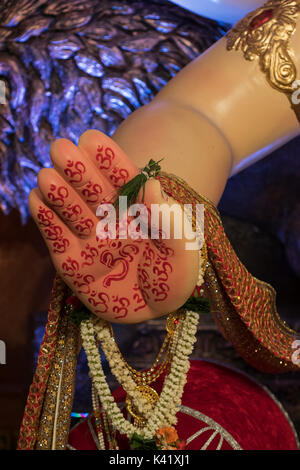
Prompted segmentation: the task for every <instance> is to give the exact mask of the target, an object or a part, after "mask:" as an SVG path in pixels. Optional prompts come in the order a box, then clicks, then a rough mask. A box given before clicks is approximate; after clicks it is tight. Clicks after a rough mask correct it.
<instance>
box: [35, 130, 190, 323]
mask: <svg viewBox="0 0 300 470" xmlns="http://www.w3.org/2000/svg"><path fill="white" fill-rule="evenodd" d="M50 154H51V159H52V162H53V165H54V168H47V169H42V170H41V171H40V173H39V175H38V188H35V189H34V190H33V191H31V193H30V195H29V207H30V211H31V214H32V216H33V218H34V220H35V222H36V223H37V225H38V228H39V230H40V231H41V234H42V235H43V237H44V240H45V242H46V244H47V246H48V249H49V252H50V255H51V258H52V260H53V263H54V265H55V268H56V270H57V272H58V273H59V275H60V276H61V277H62V278H63V280H64V281H65V282H66V284H68V286H69V287H70V288H71V289H72V290H73V292H74V294H75V295H77V296H78V297H79V299H80V300H81V301H82V303H84V304H85V306H86V307H87V308H88V309H89V310H91V311H92V312H93V313H95V314H96V315H98V316H100V317H102V318H105V319H107V320H109V321H113V322H120V323H136V322H141V321H145V320H148V319H150V318H154V317H159V316H162V315H165V314H166V313H168V312H169V311H172V310H175V309H176V308H178V307H180V306H181V305H182V304H183V303H184V302H185V300H186V299H187V298H188V297H189V296H190V294H191V293H192V290H193V288H194V286H195V284H196V282H197V271H198V252H197V251H188V250H186V249H185V242H186V240H185V238H182V239H180V240H179V239H178V240H177V239H176V240H175V239H166V240H162V239H159V240H151V239H150V238H148V239H142V238H139V239H131V238H126V239H121V238H119V232H118V230H117V232H116V237H115V238H114V239H112V238H108V239H102V238H99V236H97V234H96V228H97V224H98V222H99V219H98V218H97V217H96V210H97V207H98V206H99V205H100V204H103V203H104V202H110V201H113V200H114V199H115V198H116V194H117V190H118V188H120V187H121V186H123V185H124V184H125V183H126V182H127V181H129V180H130V179H132V178H133V177H134V176H135V175H136V174H138V169H137V168H136V167H135V165H134V164H133V163H132V162H131V161H130V159H129V158H128V157H127V155H126V154H125V153H124V152H123V151H122V150H121V149H120V148H119V147H118V145H117V144H116V143H115V142H114V141H113V140H112V139H110V138H109V137H108V136H106V135H105V134H103V133H101V132H100V131H96V130H89V131H87V132H85V133H84V134H83V135H82V136H81V138H80V140H79V145H78V147H77V146H75V145H74V144H73V143H71V142H70V141H68V140H66V139H59V140H57V141H55V142H54V143H53V145H52V146H51V149H50ZM173 202H175V201H174V200H172V199H171V198H169V200H168V201H166V200H165V198H164V195H163V192H162V191H161V187H160V183H159V182H158V181H157V180H149V181H148V182H147V183H146V186H145V205H146V206H147V207H148V208H149V207H150V204H151V203H157V204H162V203H165V204H168V205H170V204H172V203H173ZM172 229H173V227H171V233H172Z"/></svg>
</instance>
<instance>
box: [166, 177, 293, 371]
mask: <svg viewBox="0 0 300 470" xmlns="http://www.w3.org/2000/svg"><path fill="white" fill-rule="evenodd" d="M158 179H159V181H160V182H161V184H162V187H163V189H164V191H165V192H166V193H167V194H169V195H170V196H172V197H173V198H174V199H175V200H177V201H178V202H180V203H181V204H185V203H186V204H190V203H193V204H197V203H198V204H204V207H205V217H204V220H205V223H204V239H205V243H206V246H207V255H208V261H207V263H206V271H205V276H204V280H205V285H204V293H205V295H206V296H207V297H208V298H209V300H210V303H211V313H212V315H213V317H214V320H215V322H216V324H217V325H218V327H219V329H220V331H221V333H222V334H223V335H224V337H225V338H226V339H227V340H228V341H230V342H231V343H232V345H233V346H234V347H235V349H236V350H237V351H238V353H239V354H240V355H241V356H242V357H243V358H244V359H245V361H247V362H248V363H249V364H251V365H252V366H253V367H255V368H256V369H258V370H261V371H263V372H270V373H278V372H285V371H291V370H298V371H299V370H300V365H297V364H296V363H295V362H293V354H294V349H293V342H294V341H295V340H297V339H300V334H299V333H297V332H296V331H293V330H292V329H290V328H288V326H287V325H286V324H285V322H283V321H282V320H281V319H280V317H279V315H278V313H277V310H276V292H275V290H274V289H273V287H272V286H271V285H269V284H267V283H265V282H263V281H260V280H259V279H256V278H255V277H254V276H252V275H251V274H250V273H249V272H248V271H247V269H246V268H245V266H244V265H243V264H242V262H241V261H240V260H239V258H238V257H237V255H236V253H235V251H234V249H233V247H232V246H231V244H230V242H229V240H228V238H227V236H226V234H225V232H224V228H223V225H222V221H221V219H220V215H219V212H218V210H217V208H216V207H215V206H214V205H213V203H212V202H210V201H209V200H208V199H207V198H205V197H203V196H200V195H199V194H197V193H196V192H195V191H194V190H193V189H192V188H190V187H189V186H188V185H187V184H186V183H185V182H184V181H183V180H182V179H181V178H178V177H176V176H174V175H167V174H166V173H161V174H160V176H159V177H158Z"/></svg>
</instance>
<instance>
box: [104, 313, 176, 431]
mask: <svg viewBox="0 0 300 470" xmlns="http://www.w3.org/2000/svg"><path fill="white" fill-rule="evenodd" d="M179 318H180V314H179V313H178V312H172V313H169V315H168V316H167V319H166V331H167V335H166V337H165V339H164V342H163V344H162V346H161V348H160V350H159V352H158V355H157V357H156V359H155V360H154V362H153V364H152V366H151V368H150V369H147V370H145V371H138V370H136V369H134V368H133V367H132V366H130V365H129V364H128V363H127V362H126V360H125V359H124V357H123V355H122V353H121V351H120V349H119V347H118V346H117V345H116V346H117V349H118V355H119V358H120V360H121V361H122V363H123V365H124V367H126V369H127V370H128V371H129V373H130V375H131V378H132V379H133V381H134V382H135V384H136V385H137V391H139V392H140V393H141V395H142V396H143V397H144V398H145V399H146V400H147V401H148V403H149V404H150V405H151V406H152V407H153V408H154V406H155V404H156V403H157V401H158V400H159V395H158V393H157V392H156V391H155V390H154V389H153V388H152V387H150V386H149V384H151V383H153V382H155V381H156V380H157V379H158V378H159V377H160V376H161V375H162V374H163V372H165V371H166V370H167V369H168V367H169V365H170V363H171V361H172V357H173V354H174V350H175V346H176V344H175V343H176V340H177V334H176V333H177V330H178V322H179ZM109 330H110V334H111V337H112V338H114V333H113V329H112V326H111V325H109ZM164 351H165V354H164V356H165V357H164V359H163V361H162V362H161V363H160V360H161V358H162V356H163V353H164ZM167 374H168V371H167ZM126 408H127V411H128V412H129V414H130V415H131V416H132V417H133V419H134V424H135V425H136V426H138V427H143V426H144V425H145V422H146V421H145V418H144V416H143V415H142V414H140V413H139V412H138V410H137V409H136V408H135V406H134V405H133V403H132V400H131V398H130V397H129V396H128V395H127V397H126Z"/></svg>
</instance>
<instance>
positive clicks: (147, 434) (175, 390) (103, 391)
mask: <svg viewBox="0 0 300 470" xmlns="http://www.w3.org/2000/svg"><path fill="white" fill-rule="evenodd" d="M198 320H199V314H197V313H195V312H190V311H188V312H186V316H185V319H184V320H183V322H182V323H183V325H182V331H181V334H180V335H179V338H178V343H177V347H176V350H175V354H174V358H173V361H172V364H171V369H170V373H169V375H168V376H167V377H166V379H165V382H164V386H163V390H162V392H161V395H160V398H159V400H158V402H157V403H156V405H155V407H154V409H153V408H152V407H151V409H150V406H149V404H148V403H147V400H145V398H144V397H142V396H141V394H140V393H138V391H137V390H136V384H135V383H134V381H133V380H132V378H131V377H130V374H129V372H128V371H127V370H126V369H125V368H124V367H122V366H121V367H120V361H119V355H118V353H117V348H116V345H115V344H114V341H112V338H111V336H110V331H109V328H108V325H105V323H106V322H105V321H103V320H101V319H97V320H96V325H95V326H96V328H94V323H93V320H92V319H91V318H89V319H87V320H83V321H82V322H81V335H82V340H83V346H84V349H85V351H86V354H87V358H88V364H89V368H90V372H91V376H92V378H93V383H94V385H95V388H96V390H97V392H98V395H99V397H100V398H101V402H102V404H103V408H104V409H105V410H106V412H107V415H108V417H109V419H110V421H111V423H112V425H113V426H114V427H115V428H116V429H118V430H119V432H120V433H121V434H126V435H127V436H128V437H129V438H131V436H132V435H133V434H134V433H135V432H136V433H138V434H140V435H143V436H144V438H146V439H151V438H153V437H154V435H155V433H156V431H157V430H158V429H159V428H160V427H162V426H170V425H174V424H176V422H177V419H176V413H177V412H178V407H179V406H180V403H181V397H182V394H183V388H184V385H185V383H186V376H187V372H188V370H189V367H190V362H189V355H190V354H191V353H192V350H193V345H194V343H195V341H196V332H197V324H198ZM95 329H96V331H97V335H98V339H99V340H100V341H102V346H103V345H105V346H104V348H105V349H106V350H107V351H108V350H109V352H108V353H109V357H108V359H109V360H110V364H111V365H112V368H113V372H114V373H115V375H116V377H117V378H118V380H119V381H120V383H121V384H122V386H123V388H124V390H125V391H126V392H128V393H129V394H130V396H132V397H133V398H135V405H136V406H138V408H139V409H142V410H143V414H144V416H145V417H146V418H147V422H146V425H145V426H144V427H143V428H138V427H136V426H134V425H133V424H132V423H129V422H128V421H127V420H126V419H125V418H124V416H123V415H122V413H121V411H120V409H119V408H118V406H117V404H116V402H115V400H114V398H113V397H112V395H111V391H110V389H109V386H108V384H107V382H106V379H105V375H104V371H103V368H102V364H101V358H100V353H99V350H98V347H97V345H96V341H95ZM107 346H108V349H107Z"/></svg>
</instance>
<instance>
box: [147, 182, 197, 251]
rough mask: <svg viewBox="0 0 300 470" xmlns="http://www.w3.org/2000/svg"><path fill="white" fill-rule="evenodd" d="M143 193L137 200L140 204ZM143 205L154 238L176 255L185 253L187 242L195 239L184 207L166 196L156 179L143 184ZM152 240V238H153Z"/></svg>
mask: <svg viewBox="0 0 300 470" xmlns="http://www.w3.org/2000/svg"><path fill="white" fill-rule="evenodd" d="M142 197H143V191H142V190H141V191H140V193H139V196H138V200H139V202H140V203H141V202H142ZM143 203H144V204H145V206H146V207H147V209H148V214H149V219H148V227H149V229H151V234H156V236H155V238H156V239H157V238H159V239H165V240H166V244H167V245H168V246H170V247H172V248H174V249H175V250H176V251H177V253H179V252H183V251H185V248H186V247H187V242H191V241H193V240H194V239H195V238H196V234H195V233H194V232H193V229H192V223H191V222H190V221H189V220H188V219H187V216H186V214H185V212H184V207H183V206H182V205H181V204H179V203H178V202H177V201H176V200H175V199H173V198H172V197H170V196H168V195H167V194H166V193H165V192H164V191H163V189H162V187H161V184H160V182H159V181H158V180H156V179H150V180H148V181H147V183H146V184H145V191H144V201H143ZM153 238H154V237H153Z"/></svg>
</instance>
